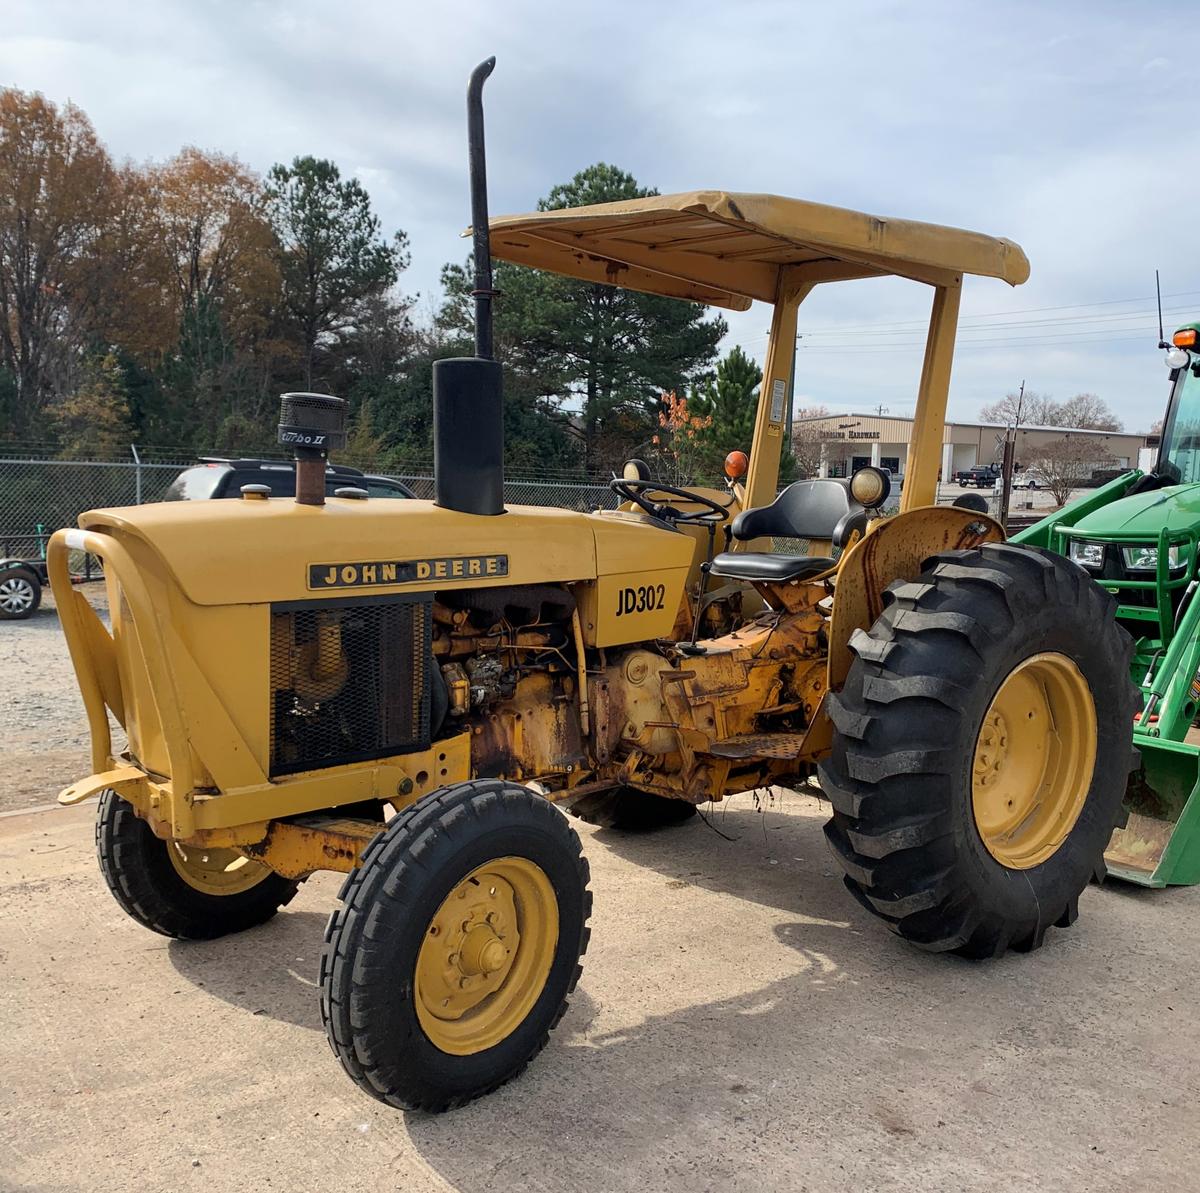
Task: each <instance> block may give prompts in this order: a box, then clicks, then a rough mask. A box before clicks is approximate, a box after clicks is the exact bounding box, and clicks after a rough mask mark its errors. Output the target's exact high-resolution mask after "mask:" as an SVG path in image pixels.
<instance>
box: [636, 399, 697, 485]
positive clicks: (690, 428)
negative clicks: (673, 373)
mask: <svg viewBox="0 0 1200 1193" xmlns="http://www.w3.org/2000/svg"><path fill="white" fill-rule="evenodd" d="M660 405H661V408H660V409H659V412H658V431H657V432H656V433H655V434H654V435H653V436H652V438H651V443H652V444H653V446H654V452H653V455H654V457H655V462H656V463H657V464H658V470H657V472H656V477H657V479H659V480H663V481H666V482H667V484H671V485H687V484H688V483H690V482H692V481H694V480H695V479H696V478H697V473H698V472H699V471H700V467H701V460H702V459H703V457H704V454H705V444H704V441H703V436H704V433H705V431H707V430H708V429H709V428H710V427H711V426H712V416H711V415H706V414H697V413H693V412H692V410H691V409H690V407H689V406H688V400H687V398H686V397H685V396H684V395H682V394H676V392H675V391H674V390H670V391H668V392H667V393H665V394H663V395H662V397H661V398H660Z"/></svg>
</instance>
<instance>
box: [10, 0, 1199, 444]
mask: <svg viewBox="0 0 1200 1193" xmlns="http://www.w3.org/2000/svg"><path fill="white" fill-rule="evenodd" d="M1196 14H1197V5H1196V4H1195V3H1193V2H1190V0H1175V2H1171V0H1164V2H1162V3H1158V4H1155V5H1147V4H1128V3H1105V2H1103V0H1092V2H1090V3H1077V2H1074V0H1057V2H1056V3H1053V4H1046V3H1044V0H1043V2H1036V3H1025V2H1023V0H1015V2H1014V0H992V2H990V3H986V4H985V3H975V2H974V0H959V2H957V3H951V2H942V0H923V2H922V3H920V4H914V3H912V2H911V0H908V2H906V3H886V2H883V0H839V2H838V3H836V4H832V3H829V2H828V0H821V2H816V3H814V2H810V0H790V2H786V0H785V2H776V0H770V2H768V0H741V3H738V4H730V3H719V4H718V3H713V2H711V0H692V3H690V4H687V5H681V4H664V3H660V4H653V3H647V2H646V0H642V2H641V3H627V2H625V0H608V2H607V3H603V4H596V3H591V2H588V0H578V2H576V3H573V4H563V3H561V2H556V3H553V4H550V3H533V2H527V0H507V2H505V3H503V4H499V3H491V4H482V3H474V4H471V3H460V2H457V0H437V2H436V3H424V4H414V3H411V2H409V0H392V2H386V0H357V2H356V0H340V3H330V2H329V0H324V2H322V3H316V2H312V0H287V2H286V3H274V2H253V0H239V2H229V0H191V2H188V3H177V2H173V0H154V2H149V3H142V2H123V0H107V2H105V3H95V2H94V0H31V2H27V0H6V3H5V5H4V20H3V23H2V24H0V84H3V85H10V86H17V87H20V88H23V89H25V90H37V91H41V92H42V93H43V94H45V95H46V96H47V97H49V98H51V99H53V100H55V101H65V100H68V99H70V100H72V101H74V102H75V103H76V104H78V105H79V106H80V107H82V108H83V109H84V110H85V111H86V112H87V113H88V115H89V116H90V117H91V119H92V122H93V123H94V125H95V126H96V129H97V132H98V133H99V135H100V136H101V138H102V139H103V140H104V141H105V142H106V144H107V145H108V147H109V149H110V151H111V152H112V154H113V155H114V156H115V157H117V158H119V159H123V158H130V159H133V160H135V161H144V160H147V159H158V160H162V159H166V158H169V157H171V156H172V155H174V154H175V153H176V152H178V150H179V149H180V148H181V147H182V146H184V145H196V146H199V147H201V148H204V149H213V150H220V151H223V152H226V153H232V154H235V155H236V156H237V157H238V158H239V159H241V160H242V161H243V162H245V163H246V164H247V165H248V166H250V167H252V168H253V169H255V170H258V171H260V172H265V171H266V170H267V169H268V168H269V167H270V166H271V165H272V164H273V163H274V162H276V161H288V160H290V159H291V158H293V157H294V156H296V155H298V154H313V155H315V156H318V157H328V158H331V159H332V160H334V161H335V162H336V163H337V164H338V166H339V167H340V168H341V170H342V172H343V173H344V174H351V175H355V176H357V177H358V178H359V179H360V180H361V181H362V183H363V184H364V185H365V186H366V187H367V189H368V190H369V192H370V194H371V197H372V200H373V202H374V205H375V208H376V211H377V212H378V213H379V215H380V217H381V218H382V220H383V223H384V227H385V229H386V230H388V231H389V232H390V231H393V230H395V229H397V228H402V229H404V230H405V231H406V232H407V233H408V235H409V237H410V240H411V243H412V265H411V266H410V268H409V269H408V271H407V272H406V274H405V275H404V277H403V279H402V284H403V287H404V288H405V289H406V290H407V291H408V292H410V293H414V292H415V293H419V294H420V296H421V303H422V304H423V306H424V307H425V309H428V304H430V303H432V302H434V301H436V297H437V294H438V276H439V271H440V268H441V266H442V264H443V263H444V262H446V261H449V260H461V259H463V258H464V257H465V256H466V251H467V250H466V244H465V242H462V241H461V240H460V239H459V233H460V232H461V231H462V229H463V228H464V227H465V226H466V224H467V223H468V222H469V202H468V190H467V176H466V147H465V137H466V133H465V109H464V93H465V84H466V78H467V75H468V74H469V73H470V70H471V68H472V67H473V66H474V65H475V64H476V62H478V61H480V60H481V59H483V58H486V57H488V56H489V55H492V54H494V55H495V56H496V57H497V59H498V64H497V67H496V71H495V73H494V74H493V76H492V78H491V79H490V80H489V82H488V84H487V87H486V90H485V103H486V108H487V116H486V122H487V134H488V174H489V184H490V188H491V210H492V212H493V214H501V213H509V212H518V211H528V210H531V209H533V208H534V207H535V206H536V203H537V200H538V198H539V197H540V196H542V195H545V194H546V193H547V192H548V191H549V190H550V188H551V187H553V186H554V185H555V184H556V183H559V182H563V181H566V180H567V179H569V178H570V177H571V176H572V175H573V174H574V173H576V171H578V170H580V169H583V168H584V167H586V166H588V165H589V164H591V163H593V162H596V161H606V162H610V163H612V164H615V165H618V166H620V167H621V168H622V169H625V170H627V171H629V172H630V173H632V174H633V175H634V176H635V177H636V178H637V179H638V180H639V182H641V183H642V184H643V185H646V186H654V187H657V188H658V189H659V190H660V191H662V192H663V193H670V192H673V191H687V190H695V189H702V188H719V189H724V190H735V191H739V190H740V191H768V192H773V193H776V194H782V195H791V196H796V197H799V198H804V199H811V200H815V201H817V202H822V203H831V204H836V205H839V206H843V207H851V208H855V209H859V210H863V211H868V212H871V213H873V214H877V215H885V216H899V217H905V218H910V219H919V220H928V221H931V222H935V223H943V224H951V225H955V226H958V227H964V228H970V229H973V230H976V231H980V232H987V233H990V234H993V235H998V236H1006V237H1009V238H1010V239H1013V240H1015V241H1017V242H1018V243H1019V244H1020V245H1021V246H1022V247H1023V248H1024V249H1025V252H1026V254H1027V255H1028V257H1029V259H1030V263H1031V267H1032V274H1031V277H1030V280H1029V281H1028V282H1027V283H1026V284H1025V285H1023V286H1020V287H1017V288H1015V289H1011V288H1009V287H1008V286H1007V285H1006V284H1005V283H1003V282H1000V281H997V280H994V279H985V278H969V279H967V281H966V283H965V288H964V295H963V304H962V318H961V323H960V333H959V346H958V350H957V353H956V358H955V366H954V374H953V380H952V384H951V398H950V414H951V416H953V417H957V418H963V419H971V418H974V417H976V416H977V415H978V411H979V407H980V406H981V405H982V404H984V403H986V402H990V401H994V400H995V399H997V398H999V397H1002V396H1003V395H1004V393H1005V392H1007V391H1009V390H1013V389H1015V388H1016V387H1017V386H1018V385H1019V384H1020V383H1021V381H1022V380H1024V382H1025V383H1026V385H1027V386H1028V388H1030V389H1032V390H1035V391H1037V392H1039V393H1043V394H1050V395H1053V396H1054V397H1056V398H1059V399H1065V398H1068V397H1070V396H1072V395H1073V394H1076V393H1080V392H1090V393H1096V394H1098V395H1099V396H1100V397H1102V398H1103V399H1104V400H1105V401H1106V402H1108V403H1109V405H1110V406H1111V407H1112V408H1113V410H1114V411H1115V412H1116V414H1117V416H1118V417H1119V418H1120V419H1121V420H1122V421H1123V422H1124V424H1125V426H1126V427H1127V428H1128V429H1130V430H1144V429H1146V428H1148V427H1149V425H1150V423H1151V422H1153V421H1154V420H1155V419H1156V418H1158V417H1159V416H1160V415H1161V413H1162V408H1163V406H1164V405H1165V402H1166V398H1167V380H1166V370H1165V368H1164V366H1163V363H1162V356H1163V354H1162V352H1160V351H1159V350H1158V349H1157V338H1158V337H1157V324H1156V316H1155V308H1154V271H1155V269H1156V268H1157V269H1159V270H1160V271H1161V273H1162V290H1163V296H1164V307H1165V308H1166V311H1167V314H1166V323H1167V331H1168V335H1169V333H1170V331H1171V330H1172V327H1173V326H1174V325H1175V324H1177V323H1181V322H1184V321H1190V320H1192V319H1195V318H1200V236H1198V235H1197V234H1196V228H1195V220H1196V215H1195V206H1196V191H1197V183H1198V182H1200V166H1198V165H1197V160H1198V155H1197V152H1196V149H1195V132H1194V129H1193V128H1192V127H1191V122H1193V121H1194V120H1195V117H1196V102H1195V101H1196V96H1197V95H1198V94H1200V53H1197V52H1196V50H1195V17H1196ZM929 301H930V291H929V290H928V289H927V288H926V287H923V286H920V285H918V284H915V283H910V282H904V281H900V280H898V279H876V280H871V281H857V282H851V283H843V284H839V285H832V286H822V287H818V288H817V290H816V291H814V293H813V294H812V295H811V296H810V298H809V299H808V300H807V301H806V302H805V304H804V306H803V307H802V308H801V311H800V334H801V339H800V342H799V348H798V352H797V376H796V391H797V398H796V403H797V405H798V406H810V405H818V404H820V405H825V406H827V407H829V408H830V409H831V410H847V411H849V410H854V411H858V412H863V411H867V410H874V409H877V408H879V407H885V408H886V410H887V412H889V413H891V414H893V415H902V414H911V413H912V409H913V405H914V401H915V395H916V389H917V381H918V377H919V373H920V365H921V356H922V344H923V334H924V326H925V322H926V320H927V318H928V312H929ZM769 321H770V311H769V309H768V308H767V307H765V306H762V305H761V304H755V306H754V308H753V309H752V310H750V311H748V312H744V313H738V314H734V315H731V316H729V323H730V331H729V336H728V338H727V341H726V344H725V345H724V347H725V348H728V347H731V346H732V345H733V344H735V343H738V344H741V345H742V346H743V347H744V348H745V349H746V350H747V351H748V352H750V353H751V354H752V355H754V356H756V357H757V358H758V359H760V360H761V358H762V355H763V352H764V350H765V348H766V331H767V327H768V325H769Z"/></svg>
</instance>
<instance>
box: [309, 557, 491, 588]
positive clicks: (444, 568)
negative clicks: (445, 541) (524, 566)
mask: <svg viewBox="0 0 1200 1193" xmlns="http://www.w3.org/2000/svg"><path fill="white" fill-rule="evenodd" d="M507 575H508V556H507V555H453V556H450V557H449V558H447V559H375V560H367V561H366V562H361V563H358V562H356V563H310V564H309V565H308V586H309V588H378V587H379V586H380V585H383V584H415V583H417V582H418V581H419V580H477V579H482V578H484V577H485V576H507Z"/></svg>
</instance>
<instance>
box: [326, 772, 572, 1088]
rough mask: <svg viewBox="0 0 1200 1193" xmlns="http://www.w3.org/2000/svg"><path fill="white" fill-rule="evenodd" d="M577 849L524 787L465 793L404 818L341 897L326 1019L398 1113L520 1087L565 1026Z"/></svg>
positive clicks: (367, 1081)
mask: <svg viewBox="0 0 1200 1193" xmlns="http://www.w3.org/2000/svg"><path fill="white" fill-rule="evenodd" d="M587 884H588V865H587V861H586V859H585V858H584V857H583V856H582V851H581V847H580V844H579V837H578V836H577V835H576V833H575V830H574V829H573V828H572V827H571V826H570V824H569V823H568V821H567V819H566V817H564V816H563V814H562V813H561V812H560V811H559V810H558V809H557V808H555V807H554V806H553V805H552V804H551V803H549V802H548V801H547V800H545V799H544V798H543V797H541V796H539V795H536V794H535V793H534V792H532V791H530V790H528V789H527V788H525V787H521V786H518V785H516V784H513V783H505V782H502V781H500V780H495V779H480V780H475V781H472V782H468V783H459V784H456V785H455V786H453V787H447V788H445V789H444V790H442V791H440V792H436V793H434V794H432V795H429V796H426V797H425V798H424V799H422V800H420V801H419V802H417V803H416V804H414V805H413V806H412V807H410V808H407V809H406V810H405V811H403V812H401V813H400V815H398V816H396V817H395V818H394V819H393V820H392V821H391V823H390V824H389V825H388V827H387V829H386V830H385V831H383V832H382V833H380V834H379V836H377V837H376V838H375V839H374V841H372V842H371V844H370V845H369V846H367V849H366V850H365V851H364V853H363V855H362V860H361V862H360V864H359V866H358V868H357V869H356V870H354V871H353V872H352V873H351V874H350V875H349V877H348V878H347V879H346V882H345V884H344V885H343V887H342V890H341V892H340V894H339V896H338V897H339V899H340V901H341V907H340V908H338V909H337V910H335V911H334V913H333V915H332V916H331V917H330V920H329V926H328V928H327V930H326V933H325V946H324V948H323V949H322V952H321V1017H322V1019H323V1021H324V1023H325V1031H326V1034H327V1036H328V1038H329V1043H330V1046H331V1047H332V1048H333V1051H334V1054H335V1055H336V1056H337V1058H338V1060H339V1061H341V1064H342V1067H343V1068H344V1069H345V1070H346V1072H347V1073H348V1074H349V1075H350V1077H351V1079H352V1080H354V1081H355V1082H356V1083H357V1084H358V1085H359V1086H361V1087H362V1088H363V1089H364V1090H365V1091H366V1092H367V1093H369V1094H370V1095H371V1096H372V1097H375V1098H378V1099H379V1100H380V1101H381V1102H386V1103H387V1104H388V1105H391V1106H396V1107H399V1108H400V1109H403V1110H426V1111H442V1110H448V1109H450V1108H451V1107H454V1106H461V1105H462V1104H463V1103H465V1102H469V1101H471V1100H472V1099H473V1098H477V1097H480V1096H481V1095H482V1094H486V1093H488V1092H490V1091H491V1090H493V1089H496V1088H497V1087H498V1086H500V1085H503V1084H504V1082H506V1081H508V1080H509V1079H510V1078H512V1077H515V1076H516V1075H517V1074H518V1073H519V1072H520V1071H521V1070H522V1069H523V1068H525V1066H526V1065H527V1064H528V1063H529V1062H530V1061H531V1060H532V1059H533V1058H534V1057H535V1056H536V1055H537V1054H538V1053H539V1052H540V1051H541V1050H542V1048H543V1047H545V1045H546V1042H547V1040H548V1039H549V1034H550V1031H551V1029H552V1028H553V1027H554V1026H555V1025H556V1024H557V1023H558V1021H559V1020H560V1019H561V1018H562V1016H563V1012H564V1011H565V1010H566V1007H567V997H568V995H569V994H570V993H571V991H572V990H574V988H575V983H576V981H577V980H578V978H579V974H580V963H579V962H580V958H581V957H582V955H583V952H584V949H585V948H586V947H587V941H588V927H587V921H588V917H589V915H590V914H591V907H592V897H591V893H590V891H589V890H588V885H587Z"/></svg>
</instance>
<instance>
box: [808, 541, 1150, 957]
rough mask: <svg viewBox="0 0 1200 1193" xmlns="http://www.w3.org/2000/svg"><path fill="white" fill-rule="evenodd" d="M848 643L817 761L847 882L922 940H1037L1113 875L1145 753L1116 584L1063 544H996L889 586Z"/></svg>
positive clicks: (830, 834) (984, 947)
mask: <svg viewBox="0 0 1200 1193" xmlns="http://www.w3.org/2000/svg"><path fill="white" fill-rule="evenodd" d="M851 647H852V649H853V651H854V653H855V655H856V656H857V657H856V658H855V661H854V663H853V664H852V666H851V668H850V672H849V674H848V676H847V679H846V683H845V685H844V686H843V688H842V691H841V692H840V693H839V694H837V695H836V696H834V697H832V698H831V700H830V716H831V717H832V719H833V723H834V726H835V730H836V732H835V734H834V741H833V749H832V752H831V754H830V756H829V758H828V759H827V760H826V761H825V762H824V763H823V764H822V765H821V767H820V778H821V785H822V787H823V788H824V789H825V792H826V794H827V795H828V796H829V799H830V802H831V803H832V805H833V809H834V815H833V818H832V820H830V822H829V823H828V824H827V825H826V828H825V833H826V837H827V839H828V841H829V844H830V846H831V848H832V850H833V853H834V856H835V857H836V858H837V859H838V861H839V862H840V863H841V866H842V868H843V870H844V872H845V883H846V886H847V887H848V888H849V890H850V891H851V893H852V894H854V895H855V897H856V898H857V899H858V900H859V902H860V903H862V905H863V906H864V907H866V908H867V910H869V911H871V912H872V913H873V914H874V915H877V916H879V917H880V918H881V919H883V920H884V922H885V923H887V925H888V926H889V927H890V928H891V929H892V930H893V931H895V932H897V933H899V935H901V936H903V937H904V938H905V939H907V940H909V941H911V942H912V943H914V944H916V945H918V946H919V947H921V948H923V949H928V950H931V951H943V950H953V951H956V952H958V953H961V954H963V955H966V956H971V957H985V956H996V955H999V954H1000V953H1003V952H1004V951H1005V949H1007V948H1010V947H1011V948H1015V949H1021V950H1028V949H1033V948H1037V947H1038V946H1039V945H1040V944H1041V943H1042V938H1043V936H1044V934H1045V931H1046V928H1047V927H1048V926H1049V925H1051V924H1055V925H1057V926H1060V927H1066V926H1068V925H1069V924H1070V923H1072V922H1073V921H1074V919H1075V917H1076V914H1077V901H1078V898H1079V894H1080V892H1081V891H1082V890H1083V888H1084V887H1085V886H1086V885H1087V883H1088V882H1089V880H1091V879H1093V878H1097V879H1099V878H1102V877H1103V876H1104V872H1105V871H1104V849H1105V847H1106V845H1107V844H1108V840H1109V837H1110V836H1111V834H1112V830H1113V828H1114V826H1115V825H1116V823H1117V821H1118V818H1119V816H1120V813H1121V803H1122V799H1123V797H1124V793H1125V784H1126V778H1127V776H1128V774H1129V770H1130V767H1131V764H1132V761H1133V751H1132V748H1131V744H1130V734H1129V726H1130V724H1131V723H1132V720H1133V716H1134V712H1135V709H1136V702H1135V701H1136V689H1135V688H1134V687H1133V684H1132V683H1131V681H1130V678H1129V663H1130V653H1131V649H1132V643H1131V640H1130V638H1129V636H1128V634H1126V633H1125V631H1124V630H1122V629H1121V628H1120V627H1119V626H1118V625H1117V624H1116V622H1115V620H1114V602H1113V599H1112V597H1111V596H1109V595H1108V594H1107V593H1105V592H1104V591H1103V590H1102V589H1101V588H1100V587H1099V586H1098V585H1096V584H1094V583H1093V582H1092V581H1091V580H1090V579H1089V577H1088V576H1087V575H1086V574H1085V573H1084V572H1083V571H1082V570H1081V569H1080V568H1078V567H1076V566H1075V565H1074V564H1072V563H1070V562H1069V561H1067V560H1066V559H1064V558H1063V557H1062V556H1059V555H1055V554H1053V553H1051V552H1048V551H1041V550H1037V549H1033V548H1025V547H1014V546H1011V545H1007V544H989V545H986V546H983V547H981V548H978V549H976V550H971V551H959V552H949V553H947V554H944V555H940V556H938V557H937V558H936V560H934V561H933V562H932V563H931V565H929V566H928V567H927V568H926V570H925V571H924V572H923V573H922V574H921V576H920V578H919V579H918V580H917V581H916V582H914V583H904V582H899V583H896V584H893V585H892V586H891V588H890V589H889V590H888V604H887V605H886V607H885V608H884V611H883V613H882V615H881V616H880V617H879V619H878V620H877V621H876V622H875V624H874V625H873V626H872V627H871V629H870V631H869V632H867V633H864V632H863V631H861V630H860V631H858V632H857V633H856V634H855V636H854V639H853V640H852V643H851Z"/></svg>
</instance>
